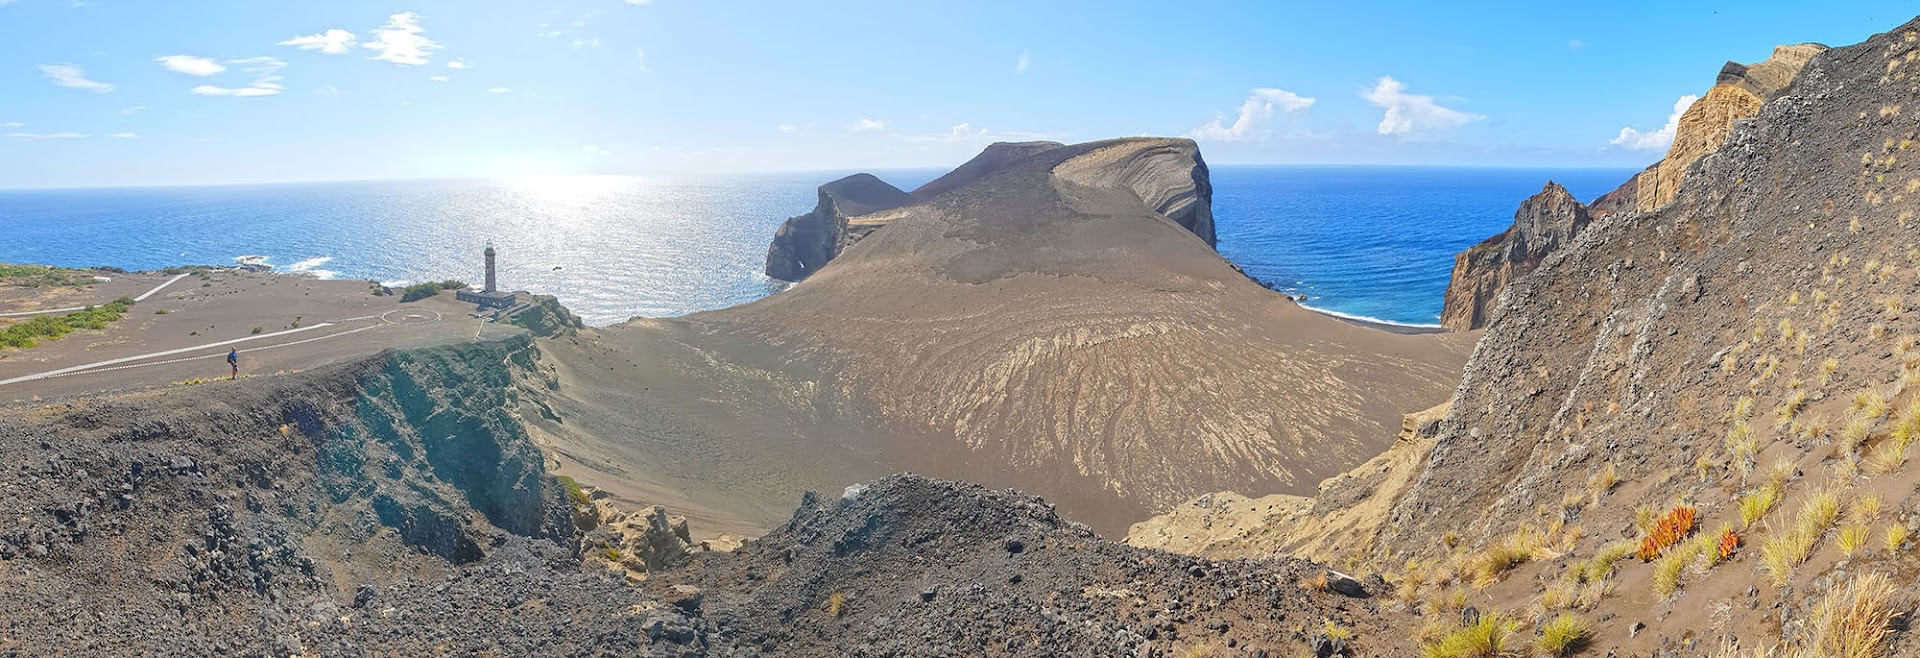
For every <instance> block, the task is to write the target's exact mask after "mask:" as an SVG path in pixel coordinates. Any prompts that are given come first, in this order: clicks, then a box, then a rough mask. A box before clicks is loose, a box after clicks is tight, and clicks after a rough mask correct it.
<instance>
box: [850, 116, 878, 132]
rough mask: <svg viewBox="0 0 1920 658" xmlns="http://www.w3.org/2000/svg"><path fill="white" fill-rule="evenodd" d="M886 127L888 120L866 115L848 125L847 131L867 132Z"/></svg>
mask: <svg viewBox="0 0 1920 658" xmlns="http://www.w3.org/2000/svg"><path fill="white" fill-rule="evenodd" d="M886 129H887V122H885V121H881V120H879V119H869V118H866V117H860V120H859V121H855V122H853V125H850V126H847V132H850V133H867V132H874V131H879V130H886Z"/></svg>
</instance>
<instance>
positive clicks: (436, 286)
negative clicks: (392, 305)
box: [400, 279, 467, 302]
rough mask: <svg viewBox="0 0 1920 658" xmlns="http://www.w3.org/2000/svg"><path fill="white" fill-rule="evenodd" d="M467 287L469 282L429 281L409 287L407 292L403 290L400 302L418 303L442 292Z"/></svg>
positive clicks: (450, 280)
mask: <svg viewBox="0 0 1920 658" xmlns="http://www.w3.org/2000/svg"><path fill="white" fill-rule="evenodd" d="M465 287H467V282H465V281H458V280H454V279H447V280H445V281H428V282H426V283H416V284H413V285H410V286H407V288H406V290H403V291H401V292H400V301H402V302H417V301H420V300H422V299H426V298H428V297H432V296H434V295H438V294H440V291H442V290H460V289H462V288H465Z"/></svg>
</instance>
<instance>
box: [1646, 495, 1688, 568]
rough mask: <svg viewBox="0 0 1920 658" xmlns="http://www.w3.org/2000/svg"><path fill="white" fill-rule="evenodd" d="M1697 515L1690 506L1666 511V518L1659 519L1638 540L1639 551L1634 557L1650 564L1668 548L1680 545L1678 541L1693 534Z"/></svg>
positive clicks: (1681, 506)
mask: <svg viewBox="0 0 1920 658" xmlns="http://www.w3.org/2000/svg"><path fill="white" fill-rule="evenodd" d="M1699 513H1700V510H1698V509H1696V508H1694V506H1692V505H1679V506H1676V507H1674V508H1673V509H1672V510H1668V511H1667V514H1666V516H1662V517H1660V520H1659V521H1656V522H1655V523H1654V524H1653V528H1652V529H1650V530H1648V531H1647V534H1646V536H1645V537H1642V538H1640V549H1639V550H1638V551H1636V552H1635V553H1634V555H1635V556H1636V557H1639V558H1640V561H1641V562H1652V561H1653V560H1654V559H1655V558H1658V557H1660V554H1661V553H1662V552H1664V551H1666V550H1667V549H1668V548H1669V547H1671V546H1673V545H1674V544H1678V543H1680V540H1682V539H1686V538H1687V535H1690V534H1693V522H1694V518H1695V517H1697V516H1698V515H1699Z"/></svg>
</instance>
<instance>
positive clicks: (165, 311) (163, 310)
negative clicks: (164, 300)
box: [153, 308, 172, 315]
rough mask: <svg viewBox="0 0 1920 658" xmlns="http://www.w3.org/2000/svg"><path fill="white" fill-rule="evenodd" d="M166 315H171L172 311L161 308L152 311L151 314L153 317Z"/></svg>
mask: <svg viewBox="0 0 1920 658" xmlns="http://www.w3.org/2000/svg"><path fill="white" fill-rule="evenodd" d="M168 313H172V311H169V310H167V309H164V308H162V309H155V310H154V311H153V314H154V315H166V314H168Z"/></svg>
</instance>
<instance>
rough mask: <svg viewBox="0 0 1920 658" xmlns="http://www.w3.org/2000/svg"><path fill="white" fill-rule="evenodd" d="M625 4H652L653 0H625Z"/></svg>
mask: <svg viewBox="0 0 1920 658" xmlns="http://www.w3.org/2000/svg"><path fill="white" fill-rule="evenodd" d="M627 4H630V5H636V6H641V5H650V4H653V0H627Z"/></svg>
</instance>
